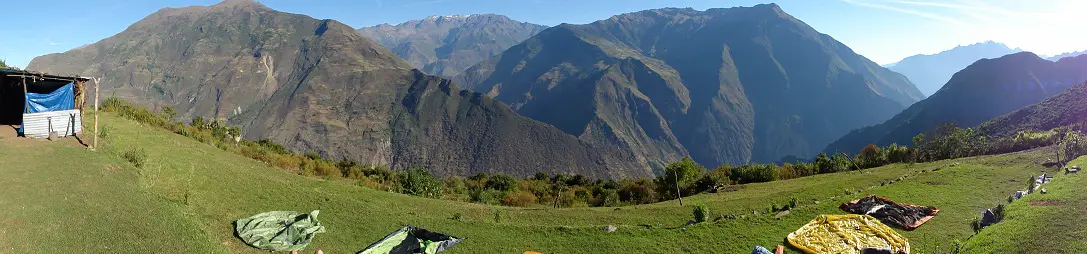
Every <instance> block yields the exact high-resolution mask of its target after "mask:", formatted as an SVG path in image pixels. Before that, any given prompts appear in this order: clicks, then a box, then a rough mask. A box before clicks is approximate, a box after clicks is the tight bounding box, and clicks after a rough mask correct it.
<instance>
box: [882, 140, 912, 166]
mask: <svg viewBox="0 0 1087 254" xmlns="http://www.w3.org/2000/svg"><path fill="white" fill-rule="evenodd" d="M883 153H884V154H885V155H886V157H887V163H902V162H908V161H909V160H910V148H909V147H906V146H900V145H898V143H892V144H891V145H890V146H887V149H884V152H883Z"/></svg>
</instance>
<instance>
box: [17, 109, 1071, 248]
mask: <svg viewBox="0 0 1087 254" xmlns="http://www.w3.org/2000/svg"><path fill="white" fill-rule="evenodd" d="M102 120H103V123H104V124H103V125H104V126H105V129H107V130H108V131H107V132H108V133H107V136H106V137H105V138H104V139H103V141H104V145H102V147H101V148H100V149H99V151H98V152H92V151H89V150H87V149H85V148H83V147H80V146H78V145H74V144H73V142H68V141H65V142H47V141H41V140H26V139H13V138H6V139H0V151H2V152H0V155H2V156H0V192H2V193H5V195H0V205H2V206H3V207H11V208H13V209H8V211H7V212H6V213H3V214H0V245H2V246H10V248H11V249H10V250H11V252H16V253H23V252H50V253H65V252H84V251H88V252H128V253H132V252H137V253H146V252H168V253H223V252H229V253H238V252H241V253H259V251H257V250H256V249H252V248H249V247H246V246H245V245H244V244H243V243H241V242H240V241H239V240H237V239H236V238H234V237H233V233H232V227H231V224H230V223H231V221H233V220H236V219H239V218H242V217H246V216H250V215H253V214H256V213H260V212H264V211H270V210H296V211H309V210H316V209H319V210H321V215H320V216H319V219H320V220H321V221H322V223H323V224H324V225H325V226H326V227H327V229H328V233H324V234H320V235H318V236H317V239H316V241H315V242H314V244H312V245H311V248H313V247H320V248H323V249H325V250H326V251H330V252H329V253H349V252H354V251H358V250H360V249H362V248H365V247H366V246H367V245H369V244H370V243H372V242H373V241H376V240H378V239H379V238H381V237H382V236H384V235H385V234H386V233H389V232H391V231H393V230H395V229H397V228H399V227H400V226H402V225H405V224H410V225H415V226H420V227H424V228H428V229H432V230H436V231H440V232H446V233H450V234H453V235H456V236H460V237H465V238H467V240H466V241H464V242H463V243H462V244H460V245H458V246H456V247H454V248H453V249H452V250H451V251H450V252H449V253H519V252H521V251H525V250H535V251H540V252H544V253H616V252H638V253H643V252H646V253H667V252H725V253H737V252H747V251H750V249H751V248H752V246H753V245H755V244H761V245H769V246H772V245H777V244H783V239H784V237H785V236H786V235H787V234H788V233H789V232H791V231H793V230H795V229H796V228H798V227H800V226H801V225H803V224H805V223H807V222H808V221H809V220H811V219H812V218H813V217H815V216H816V215H818V214H841V213H842V212H841V211H839V210H838V209H837V205H838V204H839V203H841V202H844V201H848V200H852V199H856V198H859V197H862V196H864V195H868V194H879V195H882V196H885V197H888V198H891V199H894V200H896V201H900V202H903V203H916V204H922V205H933V206H937V207H939V208H941V212H940V213H939V215H937V216H936V218H935V219H933V220H932V221H930V222H929V223H928V224H925V225H924V226H922V227H921V228H920V229H918V230H915V231H909V232H907V231H901V230H900V232H902V233H903V234H904V235H905V236H906V237H907V238H908V239H909V240H910V242H911V244H912V245H913V246H914V250H915V251H923V252H933V251H937V250H948V249H949V248H951V245H952V243H953V241H954V240H956V239H959V240H966V238H967V237H968V236H970V235H971V234H972V233H973V231H972V229H971V227H970V220H971V219H972V218H973V216H975V214H977V212H978V211H980V210H982V209H984V208H986V207H992V206H995V205H996V204H1000V203H1003V202H1006V201H1005V199H1006V197H1007V193H1010V192H1012V191H1014V190H1017V189H1023V188H1025V179H1026V178H1027V177H1028V176H1029V175H1031V174H1034V175H1038V174H1040V173H1041V170H1043V169H1042V168H1041V166H1038V165H1039V164H1040V162H1042V161H1044V160H1045V158H1047V157H1048V156H1049V155H1050V154H1052V153H1051V152H1049V151H1044V150H1032V151H1027V152H1020V153H1013V154H1006V155H999V156H985V157H973V158H964V159H957V160H950V161H939V162H933V163H922V164H915V165H912V166H911V165H904V164H895V165H890V166H885V167H880V168H875V169H868V170H859V171H852V172H844V173H835V174H826V175H817V176H812V177H805V178H799V179H792V180H785V181H778V182H771V183H761V184H748V185H743V187H742V188H741V189H739V190H736V191H733V192H726V193H720V194H704V195H699V196H694V197H690V198H686V199H684V203H685V204H686V205H687V206H685V207H680V206H679V205H678V203H677V202H676V201H669V202H663V203H657V204H651V205H640V206H629V207H620V208H569V209H546V208H510V207H496V206H488V205H480V204H470V203H461V202H455V201H447V200H435V199H425V198H419V197H413V196H407V195H402V194H396V193H388V192H381V191H375V190H371V189H367V188H363V187H359V186H357V185H356V184H355V183H354V182H348V181H346V180H325V179H318V178H310V177H303V176H298V175H295V174H291V173H288V172H285V171H282V170H279V169H276V168H273V167H269V166H266V165H265V164H263V163H260V162H257V161H255V160H251V159H248V158H244V157H241V156H237V155H234V154H232V153H229V152H226V151H222V150H220V149H217V148H215V147H212V146H208V145H205V144H202V143H198V142H195V141H193V140H190V139H188V138H185V137H182V136H180V135H176V134H173V133H170V132H168V131H165V130H160V129H156V128H150V127H145V126H141V125H139V124H137V123H135V122H132V121H129V120H125V119H122V118H120V117H117V116H114V115H109V114H106V115H103V117H102ZM134 148H138V149H143V150H144V151H146V154H147V160H146V163H145V165H143V166H142V167H138V168H137V167H135V166H134V165H132V164H131V163H129V162H127V161H125V160H124V159H121V158H122V154H123V153H124V152H126V151H129V150H131V149H134ZM953 163H961V164H960V165H957V166H950V165H952V164H953ZM949 166H950V167H949ZM936 168H942V169H941V170H935V171H934V169H936ZM1070 179H1071V178H1070ZM1012 180H1017V181H1012ZM892 181H893V183H890V182H892ZM1061 181H1064V180H1062V178H1058V181H1057V182H1055V183H1054V186H1053V187H1050V188H1051V190H1053V191H1054V193H1056V192H1057V190H1059V189H1058V188H1057V185H1056V184H1059V183H1061ZM1068 188H1071V187H1068ZM792 198H795V199H797V200H798V201H799V204H800V206H799V207H797V208H796V209H794V210H793V211H792V212H791V214H789V215H785V216H783V217H781V218H780V219H777V218H775V216H773V215H768V214H766V212H767V210H768V209H770V208H771V206H774V205H776V206H782V205H784V204H786V203H788V201H789V200H790V199H792ZM816 201H818V202H816ZM695 203H700V204H705V205H706V206H708V207H709V210H710V213H711V215H712V216H711V218H719V217H720V218H721V219H719V220H716V221H715V222H707V223H701V224H697V225H692V226H687V227H686V228H683V227H682V226H683V225H684V224H685V223H686V222H687V221H688V220H690V219H691V218H692V216H691V207H692V206H691V204H695ZM1069 205H1074V203H1071V202H1069ZM1009 209H1011V210H1010V211H1011V212H1012V213H1013V214H1014V211H1016V210H1015V209H1016V208H1015V204H1013V206H1012V207H1010V208H1009ZM753 211H757V213H758V214H755V213H753ZM722 215H733V216H722ZM1015 218H1016V217H1014V216H1013V218H1012V219H1009V222H1011V221H1014V220H1015ZM606 225H616V226H618V228H619V230H618V231H617V232H615V233H606V232H604V231H602V230H601V229H600V228H601V227H603V226H606ZM1008 225H1009V226H1014V224H1011V223H1008ZM986 230H989V229H986ZM1023 230H1026V229H1025V228H1024V229H1023ZM1070 230H1072V231H1074V230H1075V228H1071V229H1070ZM994 231H995V230H994ZM984 232H986V231H983V234H984ZM980 239H982V238H980V237H975V238H974V239H971V240H970V242H968V243H973V241H978V240H980ZM1080 245H1082V244H1080ZM1076 246H1078V245H1076ZM1038 247H1040V248H1045V249H1032V251H1039V252H1046V250H1067V249H1066V248H1067V247H1068V246H1056V245H1048V246H1038ZM1020 248H1021V247H1020ZM1077 248H1083V247H1082V246H1081V247H1077Z"/></svg>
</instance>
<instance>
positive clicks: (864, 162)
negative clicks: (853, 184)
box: [856, 144, 887, 168]
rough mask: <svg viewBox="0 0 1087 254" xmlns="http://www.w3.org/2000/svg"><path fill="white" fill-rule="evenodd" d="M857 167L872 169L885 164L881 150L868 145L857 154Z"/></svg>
mask: <svg viewBox="0 0 1087 254" xmlns="http://www.w3.org/2000/svg"><path fill="white" fill-rule="evenodd" d="M856 162H857V165H859V166H860V167H861V168H874V167H879V166H883V165H885V164H887V160H886V157H885V156H884V153H883V149H880V148H879V147H878V146H876V145H875V144H868V145H867V146H865V147H864V148H862V149H861V152H860V153H858V154H857V159H856Z"/></svg>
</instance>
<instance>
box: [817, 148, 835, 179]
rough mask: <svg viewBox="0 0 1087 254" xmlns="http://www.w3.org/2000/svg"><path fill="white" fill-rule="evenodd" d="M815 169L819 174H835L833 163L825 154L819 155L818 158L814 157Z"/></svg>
mask: <svg viewBox="0 0 1087 254" xmlns="http://www.w3.org/2000/svg"><path fill="white" fill-rule="evenodd" d="M815 169H816V171H818V173H819V174H826V173H834V172H837V171H836V169H835V168H834V162H833V161H831V160H830V157H827V153H819V156H815Z"/></svg>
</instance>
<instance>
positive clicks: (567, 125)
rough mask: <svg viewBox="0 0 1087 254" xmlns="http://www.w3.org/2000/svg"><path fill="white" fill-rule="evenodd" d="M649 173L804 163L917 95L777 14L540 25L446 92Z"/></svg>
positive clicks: (711, 13) (657, 13)
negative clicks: (607, 149) (478, 100)
mask: <svg viewBox="0 0 1087 254" xmlns="http://www.w3.org/2000/svg"><path fill="white" fill-rule="evenodd" d="M454 83H456V84H458V85H461V86H463V87H464V88H465V89H469V90H472V91H476V92H480V93H486V94H487V95H488V96H490V97H493V98H495V99H497V100H499V101H502V102H505V103H507V104H509V105H510V106H511V107H512V108H513V109H514V110H516V111H517V112H518V113H520V114H522V115H524V116H527V117H531V118H533V119H536V120H539V121H542V122H545V123H549V124H551V125H553V126H555V127H557V128H558V129H560V130H562V131H564V132H566V133H568V134H571V135H574V136H577V137H579V138H581V139H582V140H585V141H586V142H588V143H590V144H594V145H604V146H619V147H621V148H624V149H628V150H631V151H633V152H634V154H635V155H636V156H638V157H639V161H642V160H645V161H648V162H649V163H650V164H651V165H661V163H664V162H670V161H675V160H676V159H678V158H680V157H683V156H690V157H692V158H693V159H694V160H695V161H696V162H698V163H701V164H703V165H721V164H743V163H748V162H772V161H777V160H779V159H781V158H783V157H787V156H789V157H801V158H808V157H813V156H814V155H815V154H816V153H818V152H819V151H820V150H821V149H822V148H823V147H825V146H826V145H827V144H829V143H830V142H832V141H834V139H835V138H837V137H840V136H841V135H844V134H845V133H847V132H848V131H850V130H852V129H856V128H860V127H863V126H868V125H872V124H876V123H879V122H882V121H884V120H886V119H888V118H889V117H891V116H893V115H894V114H895V113H898V112H900V111H901V110H902V109H904V108H905V107H907V106H910V105H912V104H913V103H915V102H917V101H918V100H920V99H922V98H924V95H923V94H922V93H921V92H920V91H918V90H917V88H916V87H915V86H914V85H913V84H912V83H910V81H909V80H908V79H907V78H906V77H905V76H902V75H901V74H898V73H895V72H893V71H891V70H888V69H886V68H883V67H881V66H879V65H877V64H876V63H874V62H872V61H870V60H868V59H867V58H865V57H863V56H861V55H859V54H857V53H855V52H853V50H851V49H850V48H849V47H847V46H846V45H844V44H842V43H841V42H838V41H837V40H835V39H834V38H831V37H830V36H828V35H826V34H822V33H819V32H818V31H816V30H815V29H813V28H812V27H810V26H808V25H807V24H805V23H804V22H802V21H800V20H798V19H796V18H794V17H793V16H791V15H789V14H787V13H785V12H784V11H783V10H782V9H781V8H780V7H779V6H777V5H776V4H763V5H757V6H754V7H736V8H727V9H708V10H706V11H697V10H694V9H690V8H688V9H676V8H667V9H656V10H647V11H641V12H634V13H627V14H622V15H617V16H614V17H611V18H609V19H606V20H600V21H596V22H593V23H591V24H585V25H572V24H562V25H558V26H556V27H552V28H549V29H547V30H544V31H542V32H540V33H539V34H537V35H535V36H533V37H531V38H529V39H527V40H526V41H524V42H522V43H520V44H518V45H515V46H513V47H511V48H510V49H509V50H506V51H505V52H503V53H502V54H500V55H498V56H496V57H493V58H490V59H489V60H487V61H485V62H482V63H480V64H478V65H475V66H473V67H471V68H469V69H467V70H466V71H464V72H463V73H461V74H460V75H459V76H458V77H457V78H456V79H455V82H454Z"/></svg>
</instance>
